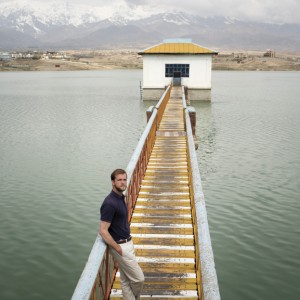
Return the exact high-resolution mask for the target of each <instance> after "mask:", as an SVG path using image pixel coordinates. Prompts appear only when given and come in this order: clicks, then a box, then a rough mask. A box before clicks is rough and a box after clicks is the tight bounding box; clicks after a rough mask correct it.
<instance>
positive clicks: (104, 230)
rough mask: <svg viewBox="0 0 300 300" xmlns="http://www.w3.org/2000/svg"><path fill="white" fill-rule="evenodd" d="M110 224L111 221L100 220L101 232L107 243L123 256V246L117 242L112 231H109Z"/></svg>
mask: <svg viewBox="0 0 300 300" xmlns="http://www.w3.org/2000/svg"><path fill="white" fill-rule="evenodd" d="M109 226H110V223H108V222H104V221H100V226H99V234H100V235H101V236H102V238H103V239H104V241H105V242H106V244H108V245H109V246H111V247H112V248H114V249H115V250H116V251H117V252H118V253H119V254H120V255H121V256H122V248H121V246H120V245H119V244H117V243H116V242H115V241H114V239H113V238H112V236H111V235H110V233H109V232H108V228H109Z"/></svg>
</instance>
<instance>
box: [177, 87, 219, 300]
mask: <svg viewBox="0 0 300 300" xmlns="http://www.w3.org/2000/svg"><path fill="white" fill-rule="evenodd" d="M182 101H183V108H184V113H185V124H186V132H187V143H188V156H189V159H188V161H189V174H190V178H189V181H190V184H191V186H190V190H191V194H192V199H191V200H192V202H193V203H192V209H193V218H194V231H195V235H196V236H195V240H196V243H197V244H198V245H197V246H198V247H196V248H197V253H196V255H197V256H198V257H197V261H196V268H197V271H198V272H199V274H198V277H199V278H197V282H198V285H201V287H200V286H199V288H198V293H199V299H203V300H220V299H221V296H220V291H219V284H218V278H217V273H216V268H215V262H214V255H213V250H212V245H211V239H210V232H209V226H208V219H207V212H206V206H205V199H204V193H203V189H202V184H201V176H200V171H199V167H198V160H197V154H196V151H195V143H194V137H193V134H192V127H191V121H190V116H189V108H188V106H187V105H186V101H185V94H184V87H182Z"/></svg>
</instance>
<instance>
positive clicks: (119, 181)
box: [112, 174, 127, 193]
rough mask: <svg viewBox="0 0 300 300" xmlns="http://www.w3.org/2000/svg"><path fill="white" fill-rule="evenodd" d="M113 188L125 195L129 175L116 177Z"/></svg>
mask: <svg viewBox="0 0 300 300" xmlns="http://www.w3.org/2000/svg"><path fill="white" fill-rule="evenodd" d="M112 185H113V188H114V189H116V190H117V191H118V192H120V193H123V192H124V191H125V190H126V187H127V175H126V174H119V175H117V176H116V178H115V180H112Z"/></svg>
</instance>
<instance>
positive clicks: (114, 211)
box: [99, 169, 144, 300]
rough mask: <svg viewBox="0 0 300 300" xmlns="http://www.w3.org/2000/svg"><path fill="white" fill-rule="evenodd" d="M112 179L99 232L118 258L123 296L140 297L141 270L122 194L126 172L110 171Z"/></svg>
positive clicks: (104, 202)
mask: <svg viewBox="0 0 300 300" xmlns="http://www.w3.org/2000/svg"><path fill="white" fill-rule="evenodd" d="M111 183H112V191H111V193H110V194H109V195H108V196H107V197H106V198H105V199H104V201H103V203H102V205H101V208H100V215H101V217H100V227H99V233H100V235H101V236H102V238H103V239H104V241H105V242H106V243H107V244H108V246H109V249H110V252H111V254H112V255H113V257H114V258H115V260H116V261H117V262H118V266H119V271H120V280H121V285H122V293H123V299H124V300H134V299H140V294H141V292H142V288H143V285H144V274H143V272H142V270H141V268H140V266H139V265H138V262H137V260H136V257H135V254H134V247H133V242H132V239H131V235H130V229H129V224H128V210H127V206H126V202H125V196H124V195H123V192H124V191H125V190H126V187H127V174H126V172H125V171H124V170H122V169H116V170H115V171H113V172H112V174H111Z"/></svg>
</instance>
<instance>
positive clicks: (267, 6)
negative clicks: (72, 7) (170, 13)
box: [0, 0, 300, 24]
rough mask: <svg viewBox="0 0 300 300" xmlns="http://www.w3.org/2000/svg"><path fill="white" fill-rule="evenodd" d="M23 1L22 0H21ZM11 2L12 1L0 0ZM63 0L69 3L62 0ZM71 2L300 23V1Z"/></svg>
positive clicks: (182, 0) (116, 0) (150, 0)
mask: <svg viewBox="0 0 300 300" xmlns="http://www.w3.org/2000/svg"><path fill="white" fill-rule="evenodd" d="M20 1H22V0H20ZM35 1H39V2H51V1H52V0H35ZM2 2H10V1H9V0H0V3H2ZM61 2H67V1H66V0H61ZM68 2H70V3H80V4H89V5H94V6H109V5H113V4H118V3H120V4H122V3H123V4H124V3H127V4H128V5H129V6H133V5H141V6H145V5H149V4H150V5H151V6H157V11H159V10H160V9H163V10H165V9H166V8H167V9H170V10H174V9H177V10H181V11H186V12H191V13H196V14H198V15H200V16H216V15H219V16H229V17H236V18H240V19H247V20H253V21H265V22H276V23H281V22H288V23H298V24H300V1H299V0H209V1H208V0H205V1H204V0H68Z"/></svg>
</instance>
